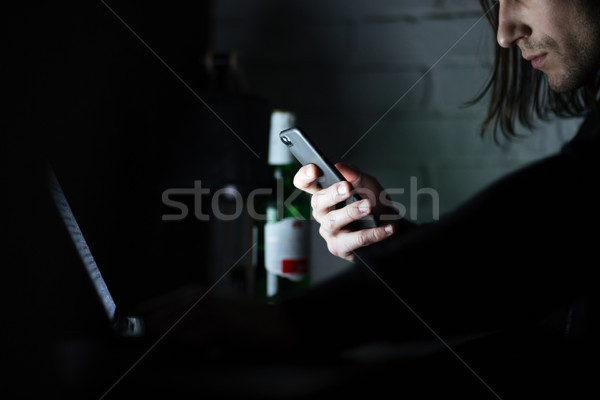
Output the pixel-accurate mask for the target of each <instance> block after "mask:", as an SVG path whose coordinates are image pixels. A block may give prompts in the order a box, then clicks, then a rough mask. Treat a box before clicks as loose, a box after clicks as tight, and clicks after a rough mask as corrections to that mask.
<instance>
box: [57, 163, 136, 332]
mask: <svg viewBox="0 0 600 400" xmlns="http://www.w3.org/2000/svg"><path fill="white" fill-rule="evenodd" d="M48 188H49V190H50V194H51V196H52V200H53V202H54V205H55V206H56V208H57V210H58V213H59V215H60V218H61V219H62V221H63V223H64V225H65V228H66V230H67V232H68V234H69V236H70V238H71V241H72V242H73V245H74V246H75V249H76V250H77V253H78V255H79V259H80V260H81V263H82V264H83V266H84V267H85V271H86V273H87V276H88V277H89V278H90V281H91V282H92V285H93V287H94V289H95V291H96V294H97V296H98V299H99V301H100V303H101V305H102V308H103V310H104V313H105V315H106V319H107V323H109V324H110V329H111V330H112V331H113V332H114V333H115V334H116V335H117V336H118V337H125V338H137V337H142V336H143V335H144V322H143V320H142V318H141V317H139V316H126V315H123V314H121V313H120V311H119V308H118V307H117V305H116V304H115V300H114V298H113V296H112V294H111V293H110V290H109V289H108V286H107V285H106V281H105V280H104V278H103V276H102V273H101V272H100V269H99V268H98V265H97V264H96V260H95V259H94V256H93V255H92V252H91V250H90V248H89V246H88V244H87V242H86V240H85V237H84V236H83V233H82V232H81V229H80V227H79V224H78V223H77V220H76V218H75V215H74V214H73V210H72V209H71V206H70V205H69V202H68V201H67V197H66V196H65V192H64V190H63V188H62V186H61V185H60V182H59V181H58V178H57V176H56V174H55V172H54V170H53V169H52V167H48Z"/></svg>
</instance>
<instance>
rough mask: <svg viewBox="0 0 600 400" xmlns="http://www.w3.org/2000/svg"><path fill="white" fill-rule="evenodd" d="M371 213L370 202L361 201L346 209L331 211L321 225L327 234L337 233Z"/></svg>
mask: <svg viewBox="0 0 600 400" xmlns="http://www.w3.org/2000/svg"><path fill="white" fill-rule="evenodd" d="M370 212H371V203H370V202H369V200H361V201H356V202H353V203H350V204H349V205H347V206H345V207H344V208H340V209H338V210H333V211H330V212H329V213H328V214H327V215H325V216H324V218H323V222H322V223H321V225H322V226H323V229H324V230H325V231H327V232H331V233H333V232H336V231H339V230H341V229H343V228H344V227H345V226H346V225H348V224H350V223H351V222H353V221H356V220H359V219H361V218H363V217H364V216H366V215H368V214H369V213H370Z"/></svg>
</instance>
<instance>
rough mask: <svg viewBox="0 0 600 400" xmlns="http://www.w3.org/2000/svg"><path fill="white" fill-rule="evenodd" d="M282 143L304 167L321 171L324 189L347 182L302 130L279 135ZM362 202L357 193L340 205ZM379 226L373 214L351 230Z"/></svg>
mask: <svg viewBox="0 0 600 400" xmlns="http://www.w3.org/2000/svg"><path fill="white" fill-rule="evenodd" d="M279 137H280V139H281V141H282V142H283V143H284V144H285V145H286V146H287V147H288V148H289V150H290V152H291V153H292V154H293V155H294V157H296V159H297V160H298V161H299V162H300V164H302V165H307V164H314V165H316V166H317V167H318V168H319V170H320V171H321V175H320V176H319V178H318V179H317V182H318V183H319V185H320V186H321V187H322V188H328V187H330V186H331V185H334V184H336V183H338V182H341V181H345V180H346V179H345V178H344V177H343V176H342V174H341V173H340V171H338V169H337V168H336V167H335V166H334V165H333V164H332V163H331V162H330V161H329V160H328V159H327V158H326V157H325V155H324V154H323V152H322V151H321V150H320V149H319V148H318V147H317V146H316V144H315V143H314V142H313V141H312V140H311V139H310V138H309V137H308V136H307V135H306V134H305V133H304V132H302V131H301V130H300V129H298V128H290V129H286V130H285V131H283V132H281V133H280V134H279ZM360 200H362V199H361V197H360V196H359V195H358V194H357V193H356V192H352V193H351V195H350V197H349V198H348V199H347V200H345V201H344V202H342V203H340V205H341V206H342V207H343V206H346V205H348V204H350V203H352V202H355V201H360ZM378 225H379V221H378V218H377V216H376V215H374V214H373V213H371V214H369V215H367V216H365V217H363V218H361V219H359V220H357V221H355V222H353V223H352V224H351V226H349V228H350V230H359V229H367V228H375V227H377V226H378Z"/></svg>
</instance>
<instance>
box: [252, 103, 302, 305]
mask: <svg viewBox="0 0 600 400" xmlns="http://www.w3.org/2000/svg"><path fill="white" fill-rule="evenodd" d="M293 126H295V116H294V114H293V113H291V112H287V111H280V110H275V111H274V112H273V113H272V115H271V132H270V140H269V165H270V168H271V173H272V179H273V185H272V188H271V189H272V194H271V195H270V196H269V197H268V199H267V200H266V203H265V209H266V221H265V225H264V232H263V235H264V236H263V245H264V267H265V273H266V276H265V289H264V290H265V291H266V297H268V298H274V297H277V296H279V295H283V294H285V293H290V292H292V291H295V290H297V289H300V288H305V287H308V285H309V284H310V265H309V264H310V245H309V244H310V212H311V208H310V199H309V197H308V195H307V194H306V193H304V192H303V191H301V190H299V189H297V188H296V187H295V186H294V184H293V179H294V175H295V174H296V172H297V171H298V168H299V165H298V163H297V161H296V160H295V158H294V157H293V156H292V154H291V153H290V151H289V150H288V148H287V146H285V145H284V144H283V143H282V142H281V140H280V139H279V133H280V132H281V131H283V130H285V129H288V128H291V127H293Z"/></svg>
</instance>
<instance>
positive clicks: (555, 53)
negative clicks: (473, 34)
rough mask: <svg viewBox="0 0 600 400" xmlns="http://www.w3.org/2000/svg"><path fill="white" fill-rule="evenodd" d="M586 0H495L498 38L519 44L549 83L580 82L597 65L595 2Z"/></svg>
mask: <svg viewBox="0 0 600 400" xmlns="http://www.w3.org/2000/svg"><path fill="white" fill-rule="evenodd" d="M584 2H587V3H589V1H587V0H499V1H498V3H499V5H497V6H499V7H500V10H499V21H498V23H499V24H498V38H497V39H498V44H500V46H502V47H506V48H508V47H511V46H513V45H516V46H518V47H519V48H520V49H521V53H522V55H523V58H525V59H527V60H529V61H531V65H532V67H533V68H537V69H539V70H541V71H542V72H544V73H545V74H546V75H547V76H548V83H549V85H550V88H551V89H552V90H554V91H556V92H564V91H568V90H574V89H577V88H579V87H580V86H581V85H582V84H583V83H584V82H585V81H586V79H588V78H589V77H590V76H592V74H594V73H595V72H596V71H597V70H598V68H599V67H600V18H598V14H599V13H598V11H597V9H598V6H596V5H594V6H584V5H583V3H584Z"/></svg>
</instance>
